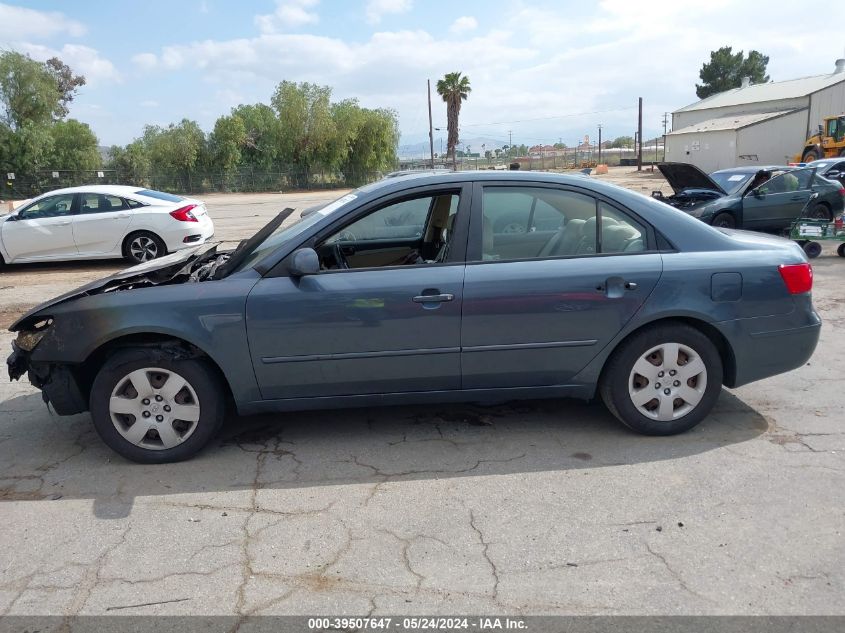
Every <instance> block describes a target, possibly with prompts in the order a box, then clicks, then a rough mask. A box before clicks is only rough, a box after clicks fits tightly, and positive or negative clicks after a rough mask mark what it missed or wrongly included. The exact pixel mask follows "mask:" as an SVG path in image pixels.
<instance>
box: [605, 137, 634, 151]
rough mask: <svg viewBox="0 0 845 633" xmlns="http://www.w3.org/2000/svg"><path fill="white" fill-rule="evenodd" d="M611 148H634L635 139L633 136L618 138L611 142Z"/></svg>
mask: <svg viewBox="0 0 845 633" xmlns="http://www.w3.org/2000/svg"><path fill="white" fill-rule="evenodd" d="M610 146H611V147H618V148H623V147H633V146H634V137H633V136H617V137H616V138H615V139H613V140H612V141H611V142H610Z"/></svg>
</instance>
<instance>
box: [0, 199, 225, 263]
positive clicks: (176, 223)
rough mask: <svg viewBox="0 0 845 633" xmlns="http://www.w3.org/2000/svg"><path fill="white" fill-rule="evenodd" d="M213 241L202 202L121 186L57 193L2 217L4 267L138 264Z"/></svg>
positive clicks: (0, 254)
mask: <svg viewBox="0 0 845 633" xmlns="http://www.w3.org/2000/svg"><path fill="white" fill-rule="evenodd" d="M212 235H214V224H213V223H212V221H211V218H210V217H208V213H207V211H206V208H205V203H203V202H200V201H199V200H192V199H191V198H183V197H181V196H175V195H173V194H170V193H163V192H161V191H153V190H151V189H144V188H143V187H127V186H118V185H102V186H91V187H72V188H69V189H57V190H55V191H50V192H49V193H45V194H43V195H41V196H38V197H37V198H33V199H32V200H30V201H28V202H27V203H26V204H24V205H23V206H21V207H20V208H19V209H17V210H16V211H13V212H12V213H10V214H9V215H5V216H0V265H2V264H4V263H5V264H18V263H24V262H47V261H60V260H69V259H109V258H114V257H125V258H126V259H128V260H130V261H132V262H134V263H138V262H145V261H148V260H151V259H155V258H157V257H161V256H162V255H166V254H167V253H171V252H173V251H176V250H179V249H180V248H187V247H189V246H196V245H197V244H202V243H203V242H205V241H206V240H208V239H209V238H210V237H211V236H212Z"/></svg>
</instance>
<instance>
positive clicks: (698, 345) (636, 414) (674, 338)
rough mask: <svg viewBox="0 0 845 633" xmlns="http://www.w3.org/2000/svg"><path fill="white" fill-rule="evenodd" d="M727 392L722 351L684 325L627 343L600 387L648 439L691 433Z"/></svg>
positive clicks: (663, 328)
mask: <svg viewBox="0 0 845 633" xmlns="http://www.w3.org/2000/svg"><path fill="white" fill-rule="evenodd" d="M721 388H722V360H721V358H720V356H719V351H718V350H717V349H716V346H715V345H714V344H713V342H712V341H711V340H710V339H709V338H708V337H707V336H706V335H705V334H703V333H702V332H700V331H699V330H697V329H695V328H693V327H691V326H688V325H684V324H680V323H677V324H674V323H673V324H667V325H659V326H656V327H652V328H648V329H646V330H642V331H640V332H638V333H636V334H634V335H633V336H632V337H631V338H629V339H628V340H626V341H625V342H624V343H622V345H620V347H619V348H618V349H617V350H616V351H615V352H614V354H613V356H612V357H611V359H610V360H609V361H608V364H607V366H606V367H605V371H604V372H603V375H602V380H601V383H600V385H599V391H600V394H601V397H602V400H603V401H604V403H605V405H606V406H607V408H608V409H609V410H610V412H611V413H613V415H614V416H616V417H617V418H618V419H619V420H620V421H621V422H622V423H623V424H625V425H626V426H628V427H630V428H631V429H633V430H635V431H637V432H639V433H643V434H645V435H674V434H675V433H682V432H683V431H686V430H688V429H691V428H692V427H694V426H695V425H696V424H698V423H699V422H701V420H703V419H704V418H705V417H706V416H707V414H708V413H710V410H711V409H712V408H713V405H714V404H715V403H716V400H717V399H718V397H719V392H720V390H721Z"/></svg>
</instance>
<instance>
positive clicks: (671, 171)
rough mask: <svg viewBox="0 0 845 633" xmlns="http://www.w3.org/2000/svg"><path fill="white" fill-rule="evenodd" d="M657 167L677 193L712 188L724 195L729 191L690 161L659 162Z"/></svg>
mask: <svg viewBox="0 0 845 633" xmlns="http://www.w3.org/2000/svg"><path fill="white" fill-rule="evenodd" d="M657 168H658V169H659V170H660V172H661V173H662V174H663V176H664V177H665V178H666V181H667V182H668V183H669V186H670V187H672V190H673V191H674V192H675V193H681V192H682V191H683V190H684V189H710V190H712V191H716V192H717V193H720V194H722V195H725V196H726V195H728V193H727V192H726V191H725V190H724V189H722V188H721V187H720V186H719V185H717V184H716V182H715V181H714V180H713V179H712V178H710V176H708V175H707V174H705V173H704V172H703V171H701V170H700V169H699V168H698V167H696V166H695V165H690V164H689V163H658V164H657Z"/></svg>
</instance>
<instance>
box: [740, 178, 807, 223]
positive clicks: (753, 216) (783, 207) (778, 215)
mask: <svg viewBox="0 0 845 633" xmlns="http://www.w3.org/2000/svg"><path fill="white" fill-rule="evenodd" d="M812 171H813V170H812V169H796V170H793V171H788V172H786V173H784V174H780V175H778V176H775V177H774V178H771V179H770V180H768V181H766V182H764V183H763V184H762V185H760V186H758V187H757V188H756V189H752V190H751V191H750V192H748V193H747V194H746V195H745V197H744V198H743V199H742V226H743V228H747V229H782V228H786V227H787V226H789V224H790V222H792V221H793V220H795V219H796V218H797V217H798V216H799V215H800V214H801V211H802V210H803V208H804V205H805V204H806V203H807V201H808V200H809V199H810V194H811V193H812V191H811V189H810V177H811V175H812Z"/></svg>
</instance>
